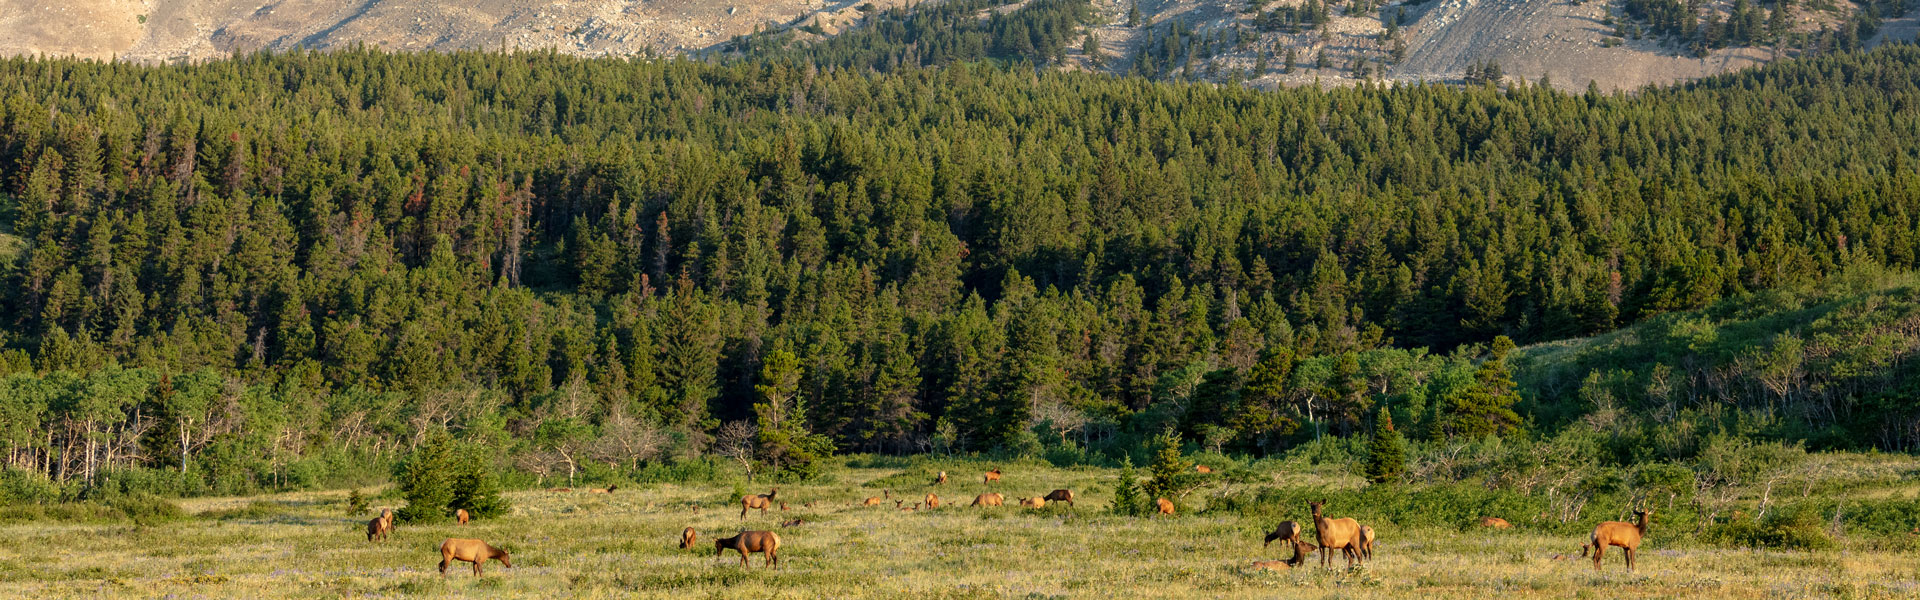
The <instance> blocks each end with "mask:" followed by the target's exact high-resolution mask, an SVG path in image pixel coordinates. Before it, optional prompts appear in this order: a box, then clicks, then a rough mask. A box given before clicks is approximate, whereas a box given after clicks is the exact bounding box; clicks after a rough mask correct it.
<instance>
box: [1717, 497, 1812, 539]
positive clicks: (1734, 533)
mask: <svg viewBox="0 0 1920 600" xmlns="http://www.w3.org/2000/svg"><path fill="white" fill-rule="evenodd" d="M1706 539H1707V541H1709V542H1711V543H1714V544H1717V545H1720V546H1726V547H1730V548H1775V549H1781V550H1826V549H1830V548H1833V546H1834V544H1833V538H1832V537H1831V536H1829V535H1827V532H1826V522H1825V519H1822V518H1821V516H1820V512H1819V511H1818V510H1815V509H1814V508H1813V507H1812V506H1809V505H1805V504H1800V505H1793V506H1782V507H1780V510H1777V511H1774V512H1773V513H1772V514H1769V515H1767V516H1766V518H1764V519H1761V520H1760V522H1758V523H1755V522H1752V521H1744V520H1743V521H1739V522H1729V523H1721V524H1718V525H1714V526H1713V527H1710V528H1708V529H1707V535H1706Z"/></svg>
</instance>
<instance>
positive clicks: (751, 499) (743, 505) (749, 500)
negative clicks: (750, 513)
mask: <svg viewBox="0 0 1920 600" xmlns="http://www.w3.org/2000/svg"><path fill="white" fill-rule="evenodd" d="M778 495H780V488H773V491H770V492H767V493H765V494H750V495H747V496H742V497H741V498H740V520H742V521H745V520H746V519H747V509H749V508H758V509H760V512H763V513H764V512H767V506H768V505H770V504H773V499H774V497H775V496H778Z"/></svg>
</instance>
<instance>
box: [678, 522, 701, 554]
mask: <svg viewBox="0 0 1920 600" xmlns="http://www.w3.org/2000/svg"><path fill="white" fill-rule="evenodd" d="M699 538H700V534H698V533H694V531H693V528H692V527H688V528H686V529H682V530H680V549H681V550H685V549H688V548H692V547H693V542H694V540H697V539H699Z"/></svg>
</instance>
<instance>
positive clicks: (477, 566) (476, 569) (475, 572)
mask: <svg viewBox="0 0 1920 600" xmlns="http://www.w3.org/2000/svg"><path fill="white" fill-rule="evenodd" d="M483 562H487V561H484V560H476V561H473V576H474V577H479V576H480V563H483Z"/></svg>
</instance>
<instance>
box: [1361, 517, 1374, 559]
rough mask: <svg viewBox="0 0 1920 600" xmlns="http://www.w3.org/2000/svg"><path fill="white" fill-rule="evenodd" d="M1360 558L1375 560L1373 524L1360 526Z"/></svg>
mask: <svg viewBox="0 0 1920 600" xmlns="http://www.w3.org/2000/svg"><path fill="white" fill-rule="evenodd" d="M1360 560H1373V526H1372V525H1361V526H1360Z"/></svg>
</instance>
